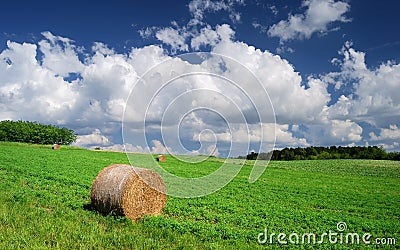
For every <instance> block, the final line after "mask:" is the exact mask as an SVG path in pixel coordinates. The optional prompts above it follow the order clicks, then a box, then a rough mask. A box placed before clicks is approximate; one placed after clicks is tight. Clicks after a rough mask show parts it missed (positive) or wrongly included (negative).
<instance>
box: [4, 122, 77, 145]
mask: <svg viewBox="0 0 400 250" xmlns="http://www.w3.org/2000/svg"><path fill="white" fill-rule="evenodd" d="M76 138H77V135H75V134H74V131H73V130H71V129H67V128H64V127H63V128H59V127H57V126H54V125H45V124H40V123H37V122H29V121H21V120H20V121H10V120H5V121H1V122H0V141H10V142H25V143H35V144H53V143H58V144H62V145H69V144H71V143H72V142H74V141H75V140H76Z"/></svg>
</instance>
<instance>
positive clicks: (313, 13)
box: [267, 0, 350, 43]
mask: <svg viewBox="0 0 400 250" xmlns="http://www.w3.org/2000/svg"><path fill="white" fill-rule="evenodd" d="M303 7H305V8H306V10H305V13H304V14H296V15H289V17H288V19H287V20H281V21H280V22H278V23H277V24H274V25H272V26H271V27H270V28H269V29H268V32H267V33H268V35H269V36H271V37H278V38H279V39H280V41H281V43H282V42H285V41H288V40H295V39H309V38H310V37H311V36H312V35H313V34H314V33H316V32H319V33H325V32H328V29H329V27H330V25H331V24H332V23H334V22H349V21H350V19H348V18H346V17H345V13H346V12H348V11H349V10H350V5H349V4H348V3H347V2H345V1H335V0H305V1H303Z"/></svg>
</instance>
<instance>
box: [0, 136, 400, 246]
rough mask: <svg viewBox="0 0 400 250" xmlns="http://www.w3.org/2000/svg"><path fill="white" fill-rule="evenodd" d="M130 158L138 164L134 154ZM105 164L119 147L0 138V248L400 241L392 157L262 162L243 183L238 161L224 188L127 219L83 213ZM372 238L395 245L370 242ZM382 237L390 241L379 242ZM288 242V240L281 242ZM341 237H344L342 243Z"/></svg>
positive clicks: (180, 166) (214, 162)
mask: <svg viewBox="0 0 400 250" xmlns="http://www.w3.org/2000/svg"><path fill="white" fill-rule="evenodd" d="M167 159H168V161H167V162H166V163H162V166H163V167H164V168H166V169H168V170H169V171H170V172H173V173H175V174H177V175H180V176H185V177H197V176H201V175H204V174H207V173H210V172H212V171H214V170H215V169H217V168H218V167H219V164H221V163H220V161H221V159H215V158H210V159H209V160H208V161H205V162H203V163H200V164H193V165H191V164H186V163H182V162H178V161H177V160H176V159H174V158H172V157H168V158H167ZM134 161H135V162H134V164H135V165H136V166H139V167H146V160H145V158H144V157H143V155H140V154H137V155H135V157H134ZM111 163H127V164H129V162H128V159H127V157H126V155H125V154H124V153H117V152H102V151H90V150H85V149H78V148H74V147H66V146H65V147H62V148H61V150H59V151H53V150H51V149H50V146H38V145H25V144H16V143H0V191H1V193H0V249H19V248H34V249H47V248H62V249H77V248H78V249H79V248H81V249H170V248H172V249H254V248H260V249H275V248H277V247H278V246H284V245H281V244H279V243H278V241H277V236H274V237H275V238H273V243H272V244H271V243H269V242H266V243H265V244H259V243H258V241H257V237H258V235H259V234H260V233H263V232H264V229H265V228H267V230H268V232H269V233H275V234H276V235H278V234H279V233H285V234H286V235H287V237H288V236H289V235H290V234H292V233H297V234H298V235H300V237H301V235H302V234H304V233H310V232H312V233H315V234H316V235H317V236H318V238H317V241H318V240H319V239H320V238H319V237H320V235H321V234H323V233H328V232H329V231H334V232H338V229H337V224H338V223H339V222H345V223H346V224H347V229H346V230H344V231H343V234H346V233H357V234H359V235H361V236H362V235H363V234H365V233H369V234H371V235H372V236H371V238H370V241H371V244H370V245H365V244H363V243H362V242H360V244H345V242H342V243H341V244H340V243H339V242H336V244H331V243H329V241H328V240H325V241H324V243H323V244H318V243H316V244H312V243H310V244H291V243H290V242H289V243H288V244H287V246H286V248H291V249H298V248H303V249H311V248H319V249H320V248H325V249H333V248H334V249H347V248H351V249H364V248H365V249H369V248H377V247H384V248H387V249H390V248H391V249H394V248H399V246H400V162H394V161H371V160H314V161H290V162H271V163H270V164H269V166H268V168H267V170H266V171H265V172H264V174H263V175H262V177H261V178H260V179H259V180H258V181H256V182H255V183H252V184H249V183H248V181H247V179H248V176H249V173H250V171H251V166H250V163H251V162H248V163H247V164H248V165H247V164H246V165H245V166H244V167H243V168H242V171H241V172H240V173H239V175H238V176H237V177H236V178H235V179H234V180H233V181H232V182H231V183H230V184H229V185H227V186H226V187H224V188H223V189H221V190H220V191H218V192H216V193H213V194H211V195H208V196H205V197H201V198H194V199H182V198H174V197H168V200H167V204H166V207H165V208H164V211H163V214H162V215H161V216H158V217H145V218H143V219H140V220H138V221H137V222H131V221H130V220H127V219H125V218H124V217H115V216H111V215H109V216H103V215H101V214H98V213H97V212H94V211H90V210H87V209H85V208H86V207H87V205H88V204H89V202H90V199H89V194H90V188H91V184H92V181H93V179H94V178H95V177H96V175H97V173H98V172H99V170H100V169H102V168H104V167H105V166H108V165H109V164H111ZM376 238H385V239H387V242H388V241H389V240H391V239H394V240H396V245H385V246H378V245H376V244H375V239H376ZM389 238H390V239H389ZM286 240H288V238H286ZM343 241H344V240H343Z"/></svg>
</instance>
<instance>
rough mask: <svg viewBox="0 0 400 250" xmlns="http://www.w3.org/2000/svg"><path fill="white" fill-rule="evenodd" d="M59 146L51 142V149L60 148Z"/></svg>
mask: <svg viewBox="0 0 400 250" xmlns="http://www.w3.org/2000/svg"><path fill="white" fill-rule="evenodd" d="M60 148H61V146H60V145H59V144H53V146H51V149H54V150H60Z"/></svg>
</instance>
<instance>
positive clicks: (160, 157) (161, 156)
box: [157, 155, 167, 162]
mask: <svg viewBox="0 0 400 250" xmlns="http://www.w3.org/2000/svg"><path fill="white" fill-rule="evenodd" d="M157 161H159V162H166V161H167V158H166V157H165V156H164V155H158V156H157Z"/></svg>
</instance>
